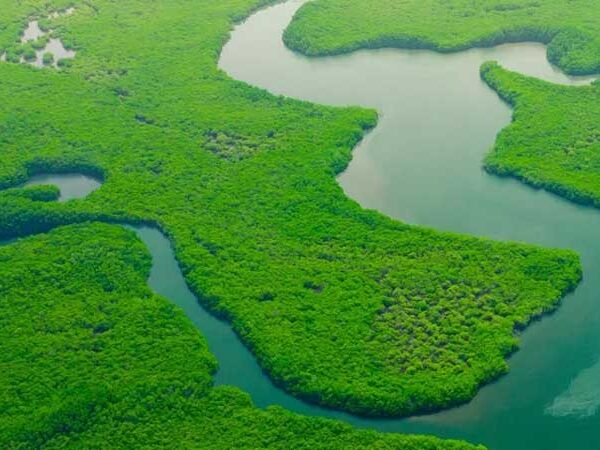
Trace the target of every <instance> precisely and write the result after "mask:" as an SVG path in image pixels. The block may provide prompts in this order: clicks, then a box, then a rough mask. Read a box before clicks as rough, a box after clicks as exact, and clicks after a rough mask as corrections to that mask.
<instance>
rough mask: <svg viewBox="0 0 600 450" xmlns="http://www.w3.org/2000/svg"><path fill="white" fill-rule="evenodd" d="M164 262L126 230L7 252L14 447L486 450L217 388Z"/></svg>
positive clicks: (87, 231)
mask: <svg viewBox="0 0 600 450" xmlns="http://www.w3.org/2000/svg"><path fill="white" fill-rule="evenodd" d="M149 268H150V255H148V254H147V252H146V250H145V248H144V246H143V245H142V244H141V243H140V242H139V241H138V240H137V239H136V238H135V236H134V235H133V233H132V232H130V231H126V230H125V229H123V228H121V227H117V226H108V225H100V224H94V225H90V224H86V225H75V226H69V227H63V228H60V229H57V230H55V231H53V232H51V233H49V234H47V235H41V236H36V237H32V238H27V239H25V240H22V241H19V242H17V243H14V244H11V245H9V246H6V247H1V248H0V280H1V281H0V308H1V310H2V314H1V315H0V340H1V342H2V352H0V445H1V447H2V448H5V449H9V448H41V447H43V448H127V449H133V448H228V449H229V448H236V449H243V448H282V449H284V448H306V449H313V448H340V449H347V448H365V449H367V448H368V449H372V448H380V449H405V450H441V449H455V450H458V449H474V448H475V447H474V446H470V445H468V444H465V443H460V442H455V441H441V440H438V439H435V438H426V437H413V436H401V435H394V434H380V433H375V432H372V431H355V430H354V429H353V428H352V427H350V426H348V425H344V424H342V423H339V422H334V421H330V420H324V419H318V418H307V417H302V416H298V415H295V414H292V413H289V412H286V411H284V410H283V409H281V408H268V409H266V410H260V409H257V408H255V407H254V406H253V405H252V403H251V401H250V399H249V398H248V397H247V395H245V394H244V393H242V392H241V391H239V390H238V389H235V388H229V387H219V388H214V387H212V380H211V375H212V373H213V372H214V370H215V368H216V361H215V359H214V357H213V356H212V355H211V354H210V352H209V351H208V349H207V346H206V343H205V341H204V339H203V338H202V337H201V336H200V335H199V334H198V332H197V330H196V329H195V328H194V327H193V325H192V324H191V322H190V321H189V320H188V319H187V318H186V317H185V316H184V315H183V313H182V312H181V311H180V310H178V309H177V308H176V307H174V306H173V305H171V304H170V303H169V302H168V301H167V300H165V299H163V298H160V297H157V296H155V295H153V294H152V292H151V291H150V290H149V288H148V287H147V285H146V278H147V276H148V273H149Z"/></svg>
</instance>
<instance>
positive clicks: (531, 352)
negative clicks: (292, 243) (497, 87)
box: [28, 0, 600, 450]
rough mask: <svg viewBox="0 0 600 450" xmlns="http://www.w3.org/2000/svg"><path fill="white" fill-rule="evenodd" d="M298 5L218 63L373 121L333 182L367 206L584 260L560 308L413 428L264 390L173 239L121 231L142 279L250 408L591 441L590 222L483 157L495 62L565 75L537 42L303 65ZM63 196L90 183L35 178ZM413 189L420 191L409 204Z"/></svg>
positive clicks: (596, 396) (427, 429)
mask: <svg viewBox="0 0 600 450" xmlns="http://www.w3.org/2000/svg"><path fill="white" fill-rule="evenodd" d="M301 4H302V2H301V1H295V0H294V1H292V2H289V3H285V4H280V5H277V6H274V7H270V8H267V9H264V10H262V11H259V12H257V13H256V14H255V15H253V16H252V17H251V18H249V19H248V20H247V21H246V22H245V23H243V24H241V25H239V26H238V27H236V29H235V31H234V32H233V34H232V38H231V40H230V41H229V43H228V44H227V45H226V46H225V48H224V49H223V53H222V57H221V61H220V65H221V68H223V69H224V70H226V71H227V72H228V73H229V74H230V75H231V76H233V77H234V78H237V79H240V80H243V81H246V82H249V83H251V84H253V85H257V86H260V87H263V88H267V89H269V90H270V91H272V92H274V93H278V94H285V95H290V96H294V97H297V98H302V99H305V100H311V101H315V102H319V103H327V104H334V105H347V104H358V105H364V106H369V107H374V108H376V109H377V110H378V111H379V112H380V114H381V120H380V122H379V125H378V126H377V128H376V129H375V130H374V131H373V132H372V133H370V134H369V136H368V137H367V138H366V139H365V140H364V141H363V142H362V143H361V145H360V146H359V147H358V148H357V149H356V150H355V152H354V158H353V160H352V162H351V164H350V166H349V167H348V169H347V170H346V172H344V173H343V174H342V175H341V176H340V178H339V182H340V184H341V185H342V187H343V188H344V190H345V191H346V193H347V194H348V195H349V196H350V197H352V198H354V199H356V200H357V201H359V202H360V203H361V204H362V205H364V206H365V207H369V208H375V209H378V210H380V211H382V212H384V213H386V214H388V215H390V216H392V217H395V218H398V219H400V220H403V221H405V222H410V223H414V224H423V225H427V226H432V227H435V228H438V229H442V230H450V231H456V232H462V233H469V234H475V235H480V236H488V237H492V238H496V239H510V240H517V241H524V242H531V243H537V244H541V245H544V246H552V247H565V248H571V249H574V250H576V251H578V252H579V253H580V254H581V257H582V261H583V266H584V277H585V278H584V281H583V282H582V284H581V285H580V286H579V287H578V289H577V290H576V292H575V293H574V294H572V295H570V296H569V297H568V298H567V299H566V300H565V302H564V304H563V306H562V307H561V308H560V309H559V310H558V312H557V313H555V314H553V315H552V316H549V317H546V318H544V319H543V320H542V321H541V322H538V323H535V324H534V325H532V326H531V327H529V328H528V329H527V331H526V332H525V333H523V335H522V336H521V338H522V341H521V350H520V351H519V352H518V353H516V354H515V355H514V356H513V357H512V358H511V360H510V366H511V371H510V373H509V374H508V375H506V376H504V377H502V378H501V379H500V380H499V381H497V382H495V383H493V384H490V385H488V386H486V387H484V388H483V389H481V391H480V392H479V394H478V395H477V396H476V397H475V399H474V400H473V401H472V402H470V403H469V404H467V405H464V406H461V407H459V408H454V409H451V410H448V411H444V412H441V413H438V414H433V415H428V416H422V417H414V418H408V419H365V418H360V417H355V416H352V415H349V414H345V413H342V412H338V411H331V410H327V409H324V408H321V407H319V406H316V405H311V404H307V403H305V402H303V401H300V400H298V399H295V398H294V397H292V396H290V395H288V394H286V393H285V392H283V391H282V390H280V389H278V388H277V387H275V386H274V385H273V384H272V383H271V381H270V380H269V378H268V377H267V376H266V375H265V374H264V373H263V372H262V371H261V369H260V367H259V366H258V364H257V363H256V360H255V359H254V357H253V356H252V355H251V353H250V352H249V351H248V350H247V349H246V347H244V346H243V345H242V343H241V342H240V341H239V339H238V338H237V336H236V335H235V334H234V333H233V332H232V330H231V328H230V327H229V326H228V324H227V323H225V322H223V321H221V320H219V319H216V318H215V317H213V316H211V315H210V314H208V313H207V312H206V311H205V310H203V309H202V307H201V306H200V305H199V304H198V302H197V300H196V298H195V297H194V296H193V294H192V293H191V292H190V291H189V289H188V287H187V286H186V284H185V280H184V278H183V276H182V274H181V271H180V270H179V267H178V264H177V261H176V259H175V256H174V253H173V250H172V248H171V245H170V243H169V241H168V239H167V238H166V237H165V236H164V235H163V234H162V233H161V232H160V231H159V230H158V229H156V228H152V227H147V226H129V228H131V229H133V230H134V231H135V232H136V233H137V235H138V237H139V238H140V239H141V240H142V241H143V242H144V243H145V244H146V246H147V248H148V249H149V251H150V252H151V254H152V257H153V266H152V271H151V274H150V278H149V280H148V282H149V285H150V287H151V288H152V289H153V290H154V291H155V292H156V293H158V294H161V295H163V296H164V297H166V298H168V299H170V300H171V301H172V302H174V303H176V304H177V305H179V306H180V307H181V308H182V309H183V310H184V311H185V312H186V314H187V315H188V317H189V318H190V319H191V320H192V321H193V322H194V324H195V325H196V326H197V327H198V328H199V330H200V331H201V333H202V334H203V335H204V336H205V337H206V338H207V340H208V344H209V347H210V349H211V351H212V352H213V353H214V354H215V355H216V357H217V359H218V360H219V365H220V368H219V371H218V373H217V374H216V377H215V383H216V384H231V385H235V386H238V387H240V388H241V389H243V390H244V391H246V392H248V393H249V394H250V395H251V396H252V398H253V400H254V402H255V403H256V405H257V406H259V407H265V406H267V405H271V404H278V405H281V406H283V407H285V408H287V409H289V410H292V411H296V412H299V413H302V414H308V415H318V416H325V417H331V418H337V419H341V420H344V421H346V422H349V423H352V424H353V425H355V426H358V427H368V428H373V429H377V430H380V431H387V432H409V433H427V434H434V435H437V436H442V437H454V438H461V439H466V440H469V441H471V442H477V443H483V444H485V445H487V446H488V447H489V448H490V449H491V450H521V449H522V450H525V449H526V450H542V449H543V450H553V449H571V448H573V449H574V448H577V449H598V448H600V433H598V431H597V430H599V429H600V417H599V416H598V415H597V414H596V412H597V409H598V407H599V406H600V363H599V362H598V360H599V357H600V327H599V326H598V324H599V323H600V311H599V308H597V307H596V302H597V294H596V293H597V292H599V291H600V242H598V241H596V235H595V233H596V230H599V229H600V213H599V212H598V211H596V210H593V209H590V208H585V207H581V206H577V205H574V204H571V203H569V202H567V201H565V200H562V199H560V198H558V197H556V196H553V195H551V194H548V193H546V192H543V191H536V190H533V189H531V188H529V187H527V186H525V185H523V184H521V183H519V182H517V181H514V180H510V179H499V178H496V177H493V176H490V175H488V174H486V173H485V172H483V170H482V169H481V161H482V158H483V156H484V154H485V152H486V151H488V149H489V148H490V146H491V145H492V144H493V141H494V137H495V135H496V133H497V132H498V131H499V130H500V129H501V128H502V127H504V126H506V124H507V123H509V121H510V110H509V108H508V107H507V106H506V105H504V104H503V103H502V102H501V101H500V100H499V99H498V98H497V96H496V95H495V93H494V92H492V91H491V90H490V89H489V88H487V86H485V84H483V83H482V82H481V81H480V79H479V75H478V74H479V65H480V64H481V63H482V62H484V61H486V60H490V59H495V60H498V61H500V62H501V63H502V64H503V65H504V66H506V67H509V68H511V69H515V70H518V71H521V72H524V73H527V74H531V75H535V76H538V77H540V78H544V79H548V80H551V81H554V82H560V83H569V84H577V83H587V82H589V79H573V78H569V77H566V76H565V75H563V74H562V73H561V72H559V71H558V70H556V69H555V68H553V67H552V66H550V65H549V64H548V62H547V61H546V58H545V49H544V47H543V46H541V45H538V44H519V45H506V46H500V47H496V48H493V49H476V50H471V51H467V52H462V53H457V54H451V55H440V54H436V53H433V52H427V51H403V50H376V51H373V50H370V51H360V52H356V53H353V54H351V55H346V56H340V57H328V58H318V59H308V58H304V57H302V56H299V55H296V54H294V53H292V52H290V51H289V50H287V49H286V48H285V47H284V46H283V44H282V42H281V34H282V31H283V29H284V28H285V26H286V25H287V24H288V23H289V21H290V19H291V17H292V15H293V14H294V12H295V11H296V10H297V8H298V7H299V6H300V5H301ZM32 184H54V185H57V186H58V187H59V188H60V189H61V196H60V198H59V201H69V200H72V199H77V198H84V197H86V196H87V195H89V194H90V193H92V192H93V191H94V190H96V189H98V188H99V187H100V185H101V183H100V182H99V181H97V180H94V179H92V178H89V177H86V176H83V175H79V174H60V175H51V174H46V175H39V176H37V177H34V178H32V179H31V180H30V182H29V183H28V185H32ZM415 193H418V195H416V194H415Z"/></svg>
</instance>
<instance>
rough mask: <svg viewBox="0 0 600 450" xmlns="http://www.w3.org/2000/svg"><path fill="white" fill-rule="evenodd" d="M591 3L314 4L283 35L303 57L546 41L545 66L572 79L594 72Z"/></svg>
mask: <svg viewBox="0 0 600 450" xmlns="http://www.w3.org/2000/svg"><path fill="white" fill-rule="evenodd" d="M599 16H600V3H598V2H597V1H596V0H578V1H571V0H544V1H541V2H540V1H532V0H405V1H398V0H374V1H369V2H365V1H361V0H316V1H314V2H309V3H308V4H306V5H305V6H303V7H302V9H301V10H300V11H299V12H298V14H297V15H296V17H295V18H294V21H293V22H292V24H291V25H290V27H289V28H288V29H287V30H286V32H285V34H284V40H285V42H286V44H287V45H288V46H290V47H291V48H293V49H294V50H297V51H299V52H302V53H305V54H308V55H326V54H337V53H344V52H350V51H353V50H356V49H358V48H380V47H402V48H426V49H433V50H437V51H442V52H450V51H459V50H464V49H467V48H470V47H487V46H493V45H498V44H502V43H507V42H525V41H536V42H541V43H544V44H548V57H549V59H550V61H551V62H553V63H554V64H556V65H557V66H559V67H561V68H562V69H563V70H564V71H566V72H568V73H571V74H590V73H597V72H600V23H599V22H598V21H597V20H593V19H592V18H595V17H599Z"/></svg>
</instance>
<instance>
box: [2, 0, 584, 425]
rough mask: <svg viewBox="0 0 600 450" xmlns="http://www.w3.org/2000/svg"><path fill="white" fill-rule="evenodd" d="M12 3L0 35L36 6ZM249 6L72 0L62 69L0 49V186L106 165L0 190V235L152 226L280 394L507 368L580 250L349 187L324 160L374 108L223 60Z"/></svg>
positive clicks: (350, 402) (376, 408)
mask: <svg viewBox="0 0 600 450" xmlns="http://www.w3.org/2000/svg"><path fill="white" fill-rule="evenodd" d="M9 3H10V6H9V7H8V8H7V10H8V13H7V14H6V15H5V14H3V15H2V17H0V24H2V25H3V26H4V28H3V27H0V30H1V31H0V47H2V46H4V45H6V44H7V43H9V42H13V41H14V39H15V37H17V36H18V35H19V33H20V30H19V28H18V27H14V26H13V25H14V23H16V22H19V21H20V20H22V19H23V18H25V17H29V16H31V15H32V14H33V13H34V12H35V11H39V9H41V8H46V7H48V6H47V3H46V2H42V1H41V0H39V1H38V0H27V1H24V2H22V3H20V4H18V5H16V4H13V3H14V2H9ZM262 3H264V2H255V1H251V0H224V1H221V2H214V1H211V2H209V1H205V0H173V1H168V2H166V1H157V2H142V1H140V0H124V1H120V2H118V3H117V2H113V1H109V0H93V1H91V2H89V1H86V2H77V3H76V6H77V10H76V11H77V12H76V13H75V14H74V15H72V16H69V17H65V18H62V19H60V20H61V21H62V23H63V24H64V26H62V27H60V28H56V30H57V33H58V34H59V37H60V38H61V39H63V40H64V41H65V42H69V43H70V45H72V46H73V47H76V48H77V49H78V53H77V58H75V59H74V60H71V61H72V65H71V66H70V67H66V68H65V69H64V70H62V71H60V72H58V73H56V71H44V70H32V69H31V68H29V67H26V66H23V65H13V64H0V80H1V81H0V99H1V101H0V152H1V154H2V165H0V186H4V187H14V186H17V185H18V184H19V183H20V182H23V181H24V180H25V179H26V178H27V175H28V173H30V172H31V173H35V172H37V171H39V169H40V168H44V169H45V170H50V171H52V170H57V171H64V170H65V168H69V169H70V170H77V169H79V168H81V169H83V170H85V171H90V170H91V169H90V168H93V170H95V171H96V172H98V173H101V174H102V175H103V179H104V180H105V184H104V185H103V187H102V188H101V189H99V190H98V191H96V192H94V193H93V194H92V195H91V196H90V197H89V198H88V199H86V200H81V201H73V202H68V203H65V204H54V203H51V202H42V201H36V200H40V198H27V197H26V196H22V197H18V196H15V195H14V194H13V193H9V192H7V193H4V194H0V235H3V236H5V237H9V236H12V235H23V234H28V233H32V232H42V231H46V230H49V229H51V228H53V227H56V226H58V225H62V224H68V223H73V222H81V221H86V220H92V219H94V220H96V219H97V220H103V221H125V220H126V221H130V222H148V223H155V224H158V225H159V226H160V227H161V229H163V230H165V231H166V233H167V234H168V235H169V237H170V238H171V239H172V241H173V243H174V246H175V250H176V254H177V257H178V260H179V261H180V263H181V265H182V267H183V271H184V274H185V276H186V280H187V281H188V283H189V284H190V286H191V288H192V289H193V290H194V292H195V293H196V294H197V295H198V297H199V298H200V300H201V301H202V302H203V303H204V304H205V305H206V306H208V307H209V308H211V309H212V311H213V312H214V313H215V314H219V315H220V316H222V317H224V318H226V319H227V320H229V321H230V322H231V324H232V326H233V327H234V329H235V331H236V332H237V333H238V334H239V335H240V336H241V337H242V339H243V340H244V342H245V343H246V344H247V345H248V346H249V347H250V348H251V349H252V351H253V352H254V354H255V355H256V356H257V358H258V360H259V361H260V363H261V365H262V367H263V368H264V369H265V370H266V371H267V372H268V373H269V375H270V376H271V377H272V378H273V379H274V380H276V382H278V383H279V384H281V385H282V386H284V387H285V388H286V389H287V390H289V391H290V392H292V393H294V394H296V395H299V396H302V397H304V398H307V399H310V400H311V401H315V402H320V403H322V404H326V405H329V406H334V407H338V408H343V409H346V410H350V411H354V412H360V413H364V414H371V415H383V414H410V413H414V412H417V411H428V410H433V409H439V408H441V407H445V406H449V405H454V404H456V403H459V402H463V401H466V400H468V399H470V398H471V397H472V396H473V395H474V394H475V392H476V389H477V388H478V387H479V386H480V385H481V384H482V383H485V382H486V381H489V380H492V379H494V378H495V377H497V376H499V375H500V374H502V373H504V372H505V371H506V370H507V365H506V362H505V357H506V356H507V355H508V354H510V353H511V352H512V351H513V350H514V349H515V347H516V344H517V342H516V338H515V337H514V335H513V334H514V333H513V332H514V327H515V326H517V325H519V326H520V325H522V324H525V323H527V322H528V321H529V319H530V318H531V317H534V316H537V315H539V314H541V313H543V312H546V311H549V310H551V309H553V308H554V307H555V306H556V305H557V303H558V302H559V300H560V298H561V297H562V296H563V295H564V294H565V293H566V292H567V291H569V290H570V289H573V288H574V286H575V285H576V283H577V282H578V280H579V278H580V265H579V261H578V258H577V256H576V255H575V254H574V253H572V252H570V251H563V250H545V249H540V248H537V247H533V246H527V245H520V244H505V243H498V242H493V241H489V240H483V239H475V238H469V237H463V236H457V235H453V234H446V233H438V232H435V231H432V230H428V229H423V228H419V227H412V226H407V225H404V224H401V223H398V222H396V221H392V220H390V219H388V218H386V217H384V216H383V215H381V214H378V213H376V212H373V211H365V210H363V209H361V208H360V207H359V206H358V205H357V204H356V203H355V202H352V201H351V200H349V199H348V198H346V196H345V195H344V193H343V191H342V190H341V188H340V187H339V186H338V184H337V183H336V180H335V175H336V174H337V173H339V172H340V171H341V170H343V169H344V168H345V167H346V165H347V164H348V161H349V159H350V156H351V149H352V147H353V146H354V145H355V144H356V143H357V142H358V140H359V139H361V137H362V136H363V134H364V132H365V130H367V129H369V128H371V127H373V126H374V124H375V123H376V114H375V112H373V111H370V110H364V109H359V108H332V107H325V106H318V105H313V104H309V103H305V102H299V101H294V100H291V99H286V98H282V97H275V96H272V95H270V94H268V93H267V92H265V91H263V90H259V89H255V88H252V87H250V86H247V85H245V84H243V83H238V82H235V81H233V80H230V79H229V78H228V77H226V76H225V75H224V74H223V73H222V72H220V71H219V70H218V69H217V64H216V62H217V58H218V53H219V49H220V48H221V46H222V45H223V42H224V41H225V40H226V38H227V33H228V31H229V29H230V27H231V21H232V18H235V17H237V18H240V17H243V16H245V15H246V14H248V13H249V11H251V10H253V9H254V8H256V7H257V6H259V5H260V4H262ZM53 6H54V7H55V8H59V7H61V6H62V7H64V6H66V5H65V4H64V3H62V2H61V3H54V4H53Z"/></svg>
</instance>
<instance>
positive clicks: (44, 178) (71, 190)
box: [25, 173, 102, 202]
mask: <svg viewBox="0 0 600 450" xmlns="http://www.w3.org/2000/svg"><path fill="white" fill-rule="evenodd" d="M41 185H54V186H58V188H59V189H60V195H59V197H58V201H59V202H66V201H68V200H74V199H78V198H79V199H81V198H85V197H87V196H88V195H90V194H91V193H92V192H94V191H95V190H97V189H99V188H100V186H102V182H101V181H100V180H97V179H96V178H92V177H88V176H86V175H82V174H79V173H62V174H40V175H35V176H33V177H31V178H30V179H29V180H28V181H27V183H25V186H41Z"/></svg>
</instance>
